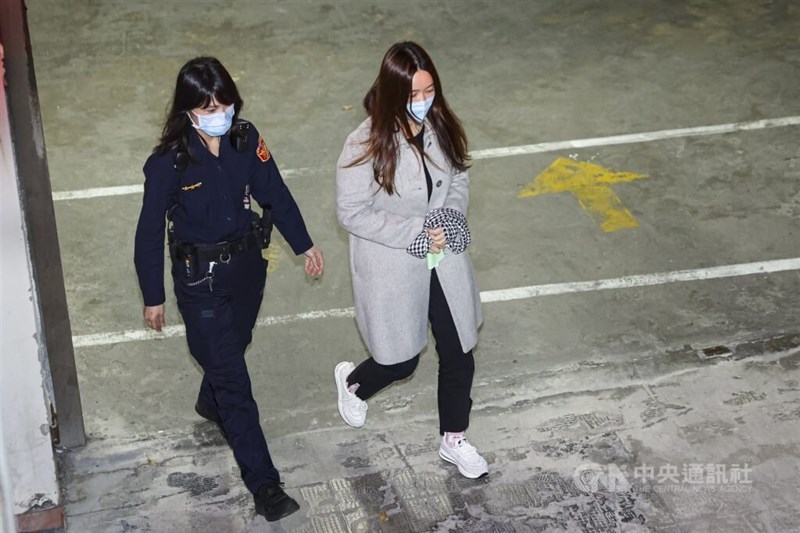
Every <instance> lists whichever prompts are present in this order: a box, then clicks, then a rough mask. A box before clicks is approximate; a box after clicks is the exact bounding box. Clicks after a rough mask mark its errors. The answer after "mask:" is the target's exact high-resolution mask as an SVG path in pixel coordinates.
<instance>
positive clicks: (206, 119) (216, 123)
mask: <svg viewBox="0 0 800 533" xmlns="http://www.w3.org/2000/svg"><path fill="white" fill-rule="evenodd" d="M234 107H235V106H230V107H229V108H228V109H226V110H225V111H220V112H219V113H211V114H210V115H195V117H197V124H195V123H194V122H192V126H194V129H196V130H201V131H203V132H204V133H207V134H208V135H211V136H212V137H219V136H221V135H225V134H226V133H227V132H228V130H229V129H231V125H232V124H233V114H234V113H235V112H236V109H234ZM189 113H191V111H189Z"/></svg>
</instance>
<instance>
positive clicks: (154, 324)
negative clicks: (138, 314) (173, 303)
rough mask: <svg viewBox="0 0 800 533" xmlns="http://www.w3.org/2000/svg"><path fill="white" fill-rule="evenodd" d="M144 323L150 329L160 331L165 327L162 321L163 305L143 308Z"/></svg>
mask: <svg viewBox="0 0 800 533" xmlns="http://www.w3.org/2000/svg"><path fill="white" fill-rule="evenodd" d="M144 321H145V322H147V325H148V326H150V327H151V328H152V329H154V330H156V331H161V328H163V327H164V326H166V325H167V323H166V321H165V320H164V304H161V305H152V306H147V305H146V306H144Z"/></svg>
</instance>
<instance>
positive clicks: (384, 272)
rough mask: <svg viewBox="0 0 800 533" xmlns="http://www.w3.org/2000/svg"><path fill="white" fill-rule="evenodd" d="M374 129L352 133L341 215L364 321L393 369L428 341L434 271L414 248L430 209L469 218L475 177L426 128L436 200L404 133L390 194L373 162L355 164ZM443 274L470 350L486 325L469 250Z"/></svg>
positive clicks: (380, 358)
mask: <svg viewBox="0 0 800 533" xmlns="http://www.w3.org/2000/svg"><path fill="white" fill-rule="evenodd" d="M370 127H371V120H370V119H367V120H365V121H364V122H363V123H362V124H361V125H360V126H359V127H358V128H357V129H356V130H355V131H354V132H353V133H351V134H350V135H349V136H348V137H347V141H346V142H345V145H344V149H343V150H342V153H341V156H340V157H339V162H338V164H337V170H336V187H337V215H338V219H339V223H340V224H341V225H342V227H343V228H344V229H346V230H347V231H348V232H349V234H350V235H349V241H350V271H351V274H352V279H353V295H354V300H355V315H356V322H357V324H358V328H359V331H360V333H361V336H362V338H363V339H364V342H365V343H366V345H367V347H368V348H369V350H370V353H371V354H372V356H373V357H374V358H375V360H376V362H378V363H380V364H384V365H387V364H395V363H400V362H403V361H407V360H408V359H411V358H412V357H414V356H415V355H417V354H418V353H420V352H421V351H422V349H423V348H424V347H425V345H426V343H427V340H428V301H429V297H430V280H431V272H430V270H428V266H427V262H426V260H425V259H418V258H416V257H414V256H412V255H410V254H409V253H408V252H407V251H406V248H407V247H408V246H409V245H410V244H411V242H412V241H413V240H414V238H415V237H417V235H419V233H420V232H421V231H423V224H424V221H425V215H426V213H427V212H428V211H429V210H431V209H433V208H436V207H449V208H452V209H455V210H457V211H459V212H461V213H463V214H465V215H466V212H467V207H468V204H469V179H468V175H467V172H459V171H456V170H454V169H453V168H452V167H451V166H450V165H449V163H447V160H446V158H445V156H444V154H443V153H442V150H441V147H440V146H439V142H438V140H437V138H436V134H435V132H434V131H433V129H432V128H431V127H430V125H428V124H426V127H425V133H424V139H423V143H424V147H425V148H424V149H425V154H426V155H427V161H426V165H427V167H428V170H429V172H430V174H431V181H432V184H433V191H432V193H431V198H430V201H428V193H427V186H426V182H425V171H424V168H423V166H422V161H421V159H420V156H419V154H418V152H417V151H416V150H415V149H414V148H412V147H411V145H410V144H409V142H408V141H407V140H406V139H405V138H404V137H403V134H402V133H400V132H398V134H397V143H398V147H399V156H398V161H397V170H396V172H395V193H394V194H393V195H388V194H386V193H385V192H384V191H383V190H382V189H380V188H379V187H378V184H377V183H375V180H374V177H373V170H372V161H369V160H368V161H366V162H365V163H363V164H361V165H358V166H354V167H348V166H347V165H348V164H350V163H351V162H353V161H354V160H355V159H357V158H358V157H360V156H361V155H362V154H363V153H364V151H365V149H366V146H365V144H364V141H366V140H367V138H368V135H369V131H370ZM436 273H437V275H438V277H439V280H440V283H441V285H442V290H443V291H444V294H445V298H446V299H447V303H448V305H449V307H450V312H451V314H452V315H453V321H454V322H455V325H456V329H457V330H458V337H459V340H460V341H461V347H462V349H463V351H464V352H467V351H469V350H471V349H472V348H474V347H475V345H476V344H477V341H478V333H477V331H478V327H479V326H480V324H481V322H482V320H483V318H482V314H481V308H480V295H479V292H478V287H477V283H476V282H475V276H474V273H473V269H472V262H471V260H470V257H469V252H468V251H464V252H463V253H461V254H454V253H451V252H450V251H449V250H447V249H446V250H445V258H444V259H443V260H442V261H441V262H440V263H439V265H438V266H437V267H436Z"/></svg>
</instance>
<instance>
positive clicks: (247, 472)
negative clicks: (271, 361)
mask: <svg viewBox="0 0 800 533" xmlns="http://www.w3.org/2000/svg"><path fill="white" fill-rule="evenodd" d="M208 268H209V264H208V262H202V261H201V262H200V264H199V269H198V272H199V277H198V279H196V280H193V281H192V280H187V279H186V277H185V276H184V274H183V271H182V267H181V265H180V264H178V265H175V264H173V267H172V277H173V280H174V282H175V296H176V297H177V299H178V308H179V309H180V312H181V316H183V322H184V324H185V325H186V340H187V342H188V343H189V351H190V352H191V354H192V357H194V358H195V360H197V362H198V363H199V364H200V366H201V367H202V368H203V372H204V374H203V382H202V384H201V385H200V394H199V397H198V402H200V403H201V404H202V405H203V406H205V408H206V409H207V410H208V411H211V412H216V413H217V414H218V415H219V417H220V419H221V420H222V427H223V428H224V430H225V435H226V437H227V439H228V444H229V445H230V447H231V448H232V449H233V455H234V457H235V458H236V462H237V463H238V464H239V469H240V470H241V474H242V479H243V480H244V483H245V485H246V486H247V488H248V490H250V492H252V493H254V494H255V493H256V492H258V490H259V489H260V488H261V487H262V486H264V485H276V484H278V483H280V475H279V474H278V471H277V470H276V468H275V466H274V465H273V464H272V457H271V456H270V454H269V449H268V448H267V441H266V439H265V437H264V432H263V431H262V430H261V424H260V422H259V416H258V406H257V405H256V402H255V400H254V399H253V393H252V390H251V385H250V375H249V374H248V372H247V365H246V364H245V358H244V352H245V349H246V348H247V345H248V344H250V341H251V339H252V331H253V327H254V326H255V323H256V318H257V317H258V309H259V307H260V306H261V299H262V297H263V295H264V284H265V282H266V277H267V262H266V261H265V260H264V259H263V258H262V257H261V252H260V250H257V249H254V250H249V251H247V252H244V253H242V254H241V255H237V256H234V257H233V258H232V259H231V261H230V263H228V264H225V263H217V264H216V265H215V266H214V269H213V274H214V277H213V279H212V280H210V283H209V280H206V281H200V280H202V279H203V274H205V273H206V272H208Z"/></svg>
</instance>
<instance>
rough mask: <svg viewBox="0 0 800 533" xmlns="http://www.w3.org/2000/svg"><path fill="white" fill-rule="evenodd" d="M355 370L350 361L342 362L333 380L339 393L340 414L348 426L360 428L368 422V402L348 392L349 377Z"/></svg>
mask: <svg viewBox="0 0 800 533" xmlns="http://www.w3.org/2000/svg"><path fill="white" fill-rule="evenodd" d="M355 368H356V367H355V365H354V364H353V363H351V362H350V361H342V362H341V363H339V364H338V365H336V368H335V369H334V370H333V379H335V380H336V390H337V391H338V393H339V402H338V403H339V414H340V415H341V416H342V419H343V420H344V421H345V423H346V424H347V425H348V426H352V427H354V428H360V427H362V426H363V425H364V422H366V421H367V402H365V401H363V400H362V399H361V398H359V397H358V396H356V395H355V394H353V393H352V392H350V391H349V390H347V376H349V375H350V372H352V371H353V370H355Z"/></svg>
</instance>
